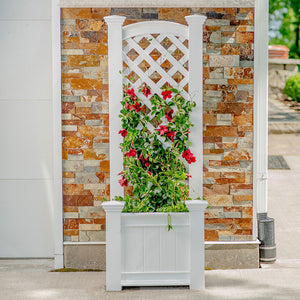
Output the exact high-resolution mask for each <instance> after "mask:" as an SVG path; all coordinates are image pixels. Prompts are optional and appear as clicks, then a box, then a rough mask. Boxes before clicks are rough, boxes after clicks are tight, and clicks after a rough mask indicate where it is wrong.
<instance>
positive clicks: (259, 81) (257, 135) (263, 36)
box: [52, 0, 269, 268]
mask: <svg viewBox="0 0 300 300" xmlns="http://www.w3.org/2000/svg"><path fill="white" fill-rule="evenodd" d="M220 3H221V5H220ZM209 6H210V7H220V6H222V7H254V6H255V41H254V49H255V60H254V146H253V147H254V156H253V185H254V186H253V197H254V198H253V213H254V215H253V241H255V240H256V239H257V219H256V213H262V212H266V210H267V155H268V152H267V136H268V135H267V134H268V131H267V126H268V112H267V103H268V97H267V96H268V50H267V43H268V13H269V12H268V0H222V1H221V0H211V1H210V2H209ZM63 7H207V0H186V1H184V4H182V1H181V0H151V1H147V0H130V1H129V0H114V1H111V0H110V1H109V0H85V1H82V0H52V59H53V69H52V70H53V74H52V78H53V94H52V97H53V106H52V107H53V111H52V114H53V139H54V141H53V144H54V149H53V150H54V151H53V165H54V168H53V170H54V171H53V172H54V175H53V176H54V180H53V182H54V184H53V194H54V205H55V217H54V218H55V219H54V224H55V225H54V226H55V228H54V235H55V237H54V238H55V248H54V249H55V252H54V253H55V268H62V267H63V265H64V264H63V197H62V150H61V142H62V137H61V48H60V46H61V41H60V9H61V8H63ZM249 242H250V243H251V241H249ZM249 242H248V243H249ZM239 243H241V242H239Z"/></svg>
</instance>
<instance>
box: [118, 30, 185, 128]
mask: <svg viewBox="0 0 300 300" xmlns="http://www.w3.org/2000/svg"><path fill="white" fill-rule="evenodd" d="M188 56H189V50H188V40H187V39H185V38H182V37H179V36H175V35H170V34H168V35H166V34H147V35H138V36H134V37H130V38H127V39H125V40H123V75H124V76H127V79H125V80H124V81H125V84H128V83H130V85H131V87H133V88H134V90H135V91H136V94H137V96H138V97H139V99H141V100H142V103H143V106H144V109H146V110H147V112H148V113H149V112H150V108H151V103H150V99H151V98H149V99H148V98H147V97H145V96H144V95H143V94H142V93H140V92H138V90H139V89H140V88H141V87H142V85H143V84H144V83H146V84H147V85H148V86H150V88H151V93H152V95H153V94H158V95H161V87H164V86H166V85H169V86H171V87H173V88H177V89H178V90H180V91H181V95H182V96H183V97H184V98H185V99H186V100H187V99H189V95H188V80H189V76H188V75H189V72H188ZM158 125H159V124H157V122H155V120H152V121H151V122H150V123H149V124H148V126H147V127H148V129H149V130H150V131H153V130H154V129H155V128H156V127H157V126H158Z"/></svg>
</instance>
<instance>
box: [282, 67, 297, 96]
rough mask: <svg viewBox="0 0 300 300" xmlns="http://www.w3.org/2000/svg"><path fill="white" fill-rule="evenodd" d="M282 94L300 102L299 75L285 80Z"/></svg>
mask: <svg viewBox="0 0 300 300" xmlns="http://www.w3.org/2000/svg"><path fill="white" fill-rule="evenodd" d="M283 92H284V93H285V94H286V95H287V96H288V97H290V98H292V99H293V100H295V101H297V102H300V73H297V74H294V75H291V76H290V77H289V78H288V79H287V81H286V84H285V87H284V90H283Z"/></svg>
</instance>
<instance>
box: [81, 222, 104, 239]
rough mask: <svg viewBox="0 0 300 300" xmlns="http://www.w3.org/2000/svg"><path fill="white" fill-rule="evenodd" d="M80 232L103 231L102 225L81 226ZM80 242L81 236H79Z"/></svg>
mask: <svg viewBox="0 0 300 300" xmlns="http://www.w3.org/2000/svg"><path fill="white" fill-rule="evenodd" d="M79 230H80V231H94V230H101V225H100V224H79ZM79 240H80V236H79Z"/></svg>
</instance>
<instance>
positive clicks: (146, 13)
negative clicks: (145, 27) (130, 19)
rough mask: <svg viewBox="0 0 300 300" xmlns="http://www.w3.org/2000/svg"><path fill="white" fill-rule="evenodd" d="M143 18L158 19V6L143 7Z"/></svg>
mask: <svg viewBox="0 0 300 300" xmlns="http://www.w3.org/2000/svg"><path fill="white" fill-rule="evenodd" d="M142 19H154V20H155V19H158V8H143V9H142Z"/></svg>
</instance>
